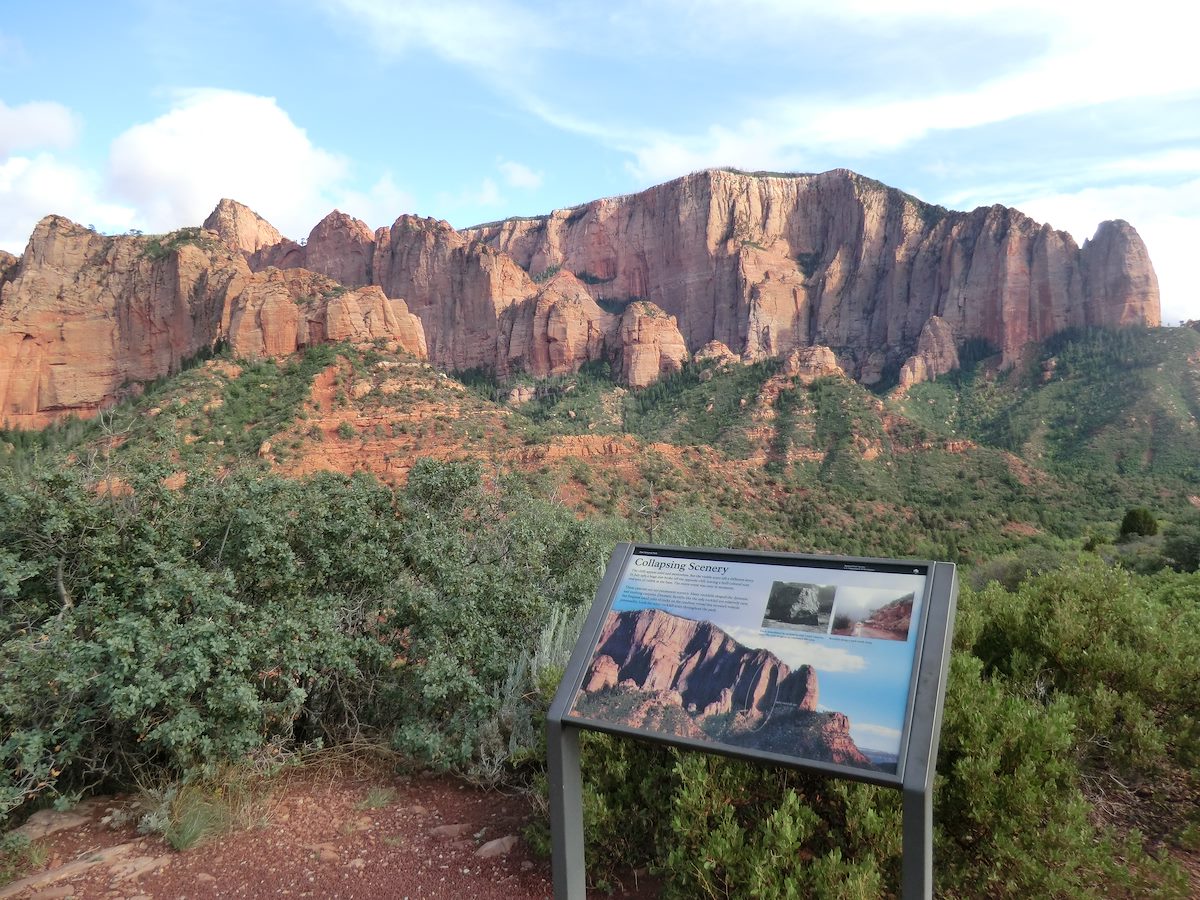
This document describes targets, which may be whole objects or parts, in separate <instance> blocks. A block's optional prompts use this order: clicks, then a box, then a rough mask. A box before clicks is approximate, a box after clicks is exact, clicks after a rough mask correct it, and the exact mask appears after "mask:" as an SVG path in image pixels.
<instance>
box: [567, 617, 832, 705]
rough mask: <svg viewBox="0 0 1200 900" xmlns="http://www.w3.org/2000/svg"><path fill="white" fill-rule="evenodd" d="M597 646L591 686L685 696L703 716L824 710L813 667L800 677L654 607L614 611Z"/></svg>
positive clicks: (714, 631)
mask: <svg viewBox="0 0 1200 900" xmlns="http://www.w3.org/2000/svg"><path fill="white" fill-rule="evenodd" d="M596 648H597V649H596V662H595V664H594V665H593V667H592V670H591V671H590V672H589V674H588V676H587V677H586V678H585V681H584V683H585V685H586V684H591V683H594V684H596V685H597V686H602V685H606V684H621V683H622V682H624V681H627V680H628V681H631V682H632V683H633V685H634V686H636V687H637V689H639V690H643V691H666V690H671V691H678V692H679V695H680V697H681V698H682V701H683V703H684V705H685V706H686V707H688V708H694V709H696V710H697V711H699V712H700V713H701V714H704V715H711V714H714V713H724V712H729V711H731V710H732V711H735V712H736V711H747V712H748V713H750V714H751V715H759V714H763V713H769V712H770V711H771V709H772V708H773V707H774V706H775V705H776V704H785V705H790V706H795V707H797V708H799V709H804V710H810V711H811V710H815V709H816V708H817V697H818V689H817V673H816V672H815V671H813V668H812V667H811V666H801V667H800V668H798V669H796V670H795V671H794V672H793V671H792V670H791V669H789V668H788V667H787V666H786V665H785V664H784V663H783V662H781V661H780V660H779V658H778V657H776V656H775V655H774V654H773V653H770V652H769V651H767V650H754V649H751V648H749V647H743V646H742V645H741V644H739V643H738V642H737V641H735V640H734V639H733V638H731V637H730V636H729V635H727V634H726V633H725V632H724V631H722V630H721V629H720V628H718V627H717V626H715V625H713V624H712V623H711V622H697V621H693V620H691V619H684V618H681V617H679V616H673V615H671V614H669V613H665V612H662V611H660V610H655V609H649V610H637V611H630V612H622V613H610V615H609V618H608V621H607V622H606V623H605V626H604V630H603V631H602V632H601V635H600V640H599V642H598V644H597V645H596ZM614 666H615V669H614ZM592 689H594V688H592Z"/></svg>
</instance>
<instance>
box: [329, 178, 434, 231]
mask: <svg viewBox="0 0 1200 900" xmlns="http://www.w3.org/2000/svg"><path fill="white" fill-rule="evenodd" d="M415 207H416V200H415V199H414V198H413V196H412V194H410V193H409V192H408V191H406V190H404V189H403V188H401V187H400V186H399V185H397V184H396V180H395V178H394V176H393V175H392V173H391V172H384V173H383V175H381V176H380V177H379V179H378V180H377V181H376V182H375V183H374V184H373V185H371V186H370V187H369V188H368V189H367V190H366V191H344V192H342V194H341V198H340V199H339V200H338V201H337V208H338V209H342V210H345V211H346V212H347V213H349V214H350V215H352V216H357V217H358V218H360V219H362V220H363V221H364V222H366V223H367V224H368V225H370V226H371V227H372V228H379V227H380V226H382V225H391V224H392V223H393V222H395V221H396V219H398V218H399V217H400V216H401V215H403V214H404V213H410V212H413V211H414V208H415ZM314 224H315V222H314Z"/></svg>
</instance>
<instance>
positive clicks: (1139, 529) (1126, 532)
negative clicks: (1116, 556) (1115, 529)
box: [1120, 506, 1158, 540]
mask: <svg viewBox="0 0 1200 900" xmlns="http://www.w3.org/2000/svg"><path fill="white" fill-rule="evenodd" d="M1155 534H1158V520H1157V519H1155V518H1154V513H1152V512H1150V510H1148V509H1146V507H1144V506H1135V507H1133V508H1132V509H1127V510H1126V511H1125V518H1123V519H1122V520H1121V530H1120V535H1121V539H1122V540H1125V539H1126V538H1129V537H1132V536H1133V535H1140V536H1142V537H1149V536H1151V535H1155Z"/></svg>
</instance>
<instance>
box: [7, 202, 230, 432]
mask: <svg viewBox="0 0 1200 900" xmlns="http://www.w3.org/2000/svg"><path fill="white" fill-rule="evenodd" d="M249 277H250V270H249V268H248V267H247V266H246V263H245V261H244V260H243V259H242V257H241V256H240V255H239V254H236V253H233V252H232V251H230V250H228V249H226V248H225V247H223V246H221V245H219V244H218V243H217V242H216V241H212V240H208V239H206V238H203V237H201V238H198V239H196V240H195V241H194V242H190V243H183V244H181V245H180V246H178V248H177V249H175V250H174V251H172V252H169V253H166V254H165V255H157V254H156V253H154V252H153V251H152V245H151V243H150V241H149V240H148V239H145V238H132V237H116V238H110V237H104V236H102V235H98V234H95V233H94V232H91V231H89V230H88V229H86V228H83V227H81V226H79V225H76V224H74V223H73V222H70V221H68V220H67V219H64V218H62V217H59V216H47V217H46V218H45V219H43V220H42V221H41V222H39V223H38V225H37V227H36V228H35V229H34V232H33V235H32V237H31V238H30V240H29V245H28V246H27V247H26V250H25V253H24V254H23V255H22V257H21V260H20V262H19V263H18V264H17V266H16V270H15V274H14V275H13V277H12V279H11V281H9V282H7V283H5V284H4V286H3V288H0V320H2V321H3V327H2V329H0V419H3V420H4V421H7V422H8V423H9V425H11V426H14V427H21V428H38V427H41V426H43V425H45V424H47V423H48V422H50V421H52V420H53V419H54V418H56V417H57V416H60V415H63V414H66V413H69V412H75V413H80V414H83V415H87V414H89V413H91V412H94V411H95V410H96V409H98V408H99V407H101V406H102V405H104V404H106V403H109V402H111V401H112V400H113V399H115V398H116V397H117V396H118V395H119V393H120V391H121V390H122V388H123V387H124V386H125V385H126V384H128V383H130V382H136V381H149V380H151V379H154V378H157V377H159V376H161V375H165V374H167V373H169V372H174V371H177V370H178V369H179V367H180V365H181V364H182V363H183V361H184V360H186V359H188V358H189V357H191V356H194V355H195V354H196V353H197V352H198V351H199V350H200V349H202V348H204V347H207V346H210V345H211V344H212V343H213V341H214V339H215V337H216V336H217V335H219V334H221V333H222V332H223V331H224V330H225V328H226V327H227V324H228V321H229V310H230V302H231V300H232V298H233V297H235V296H237V295H238V294H240V293H241V291H242V289H243V288H244V287H245V285H246V283H247V281H248V279H249Z"/></svg>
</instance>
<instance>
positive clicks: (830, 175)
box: [463, 170, 1158, 381]
mask: <svg viewBox="0 0 1200 900" xmlns="http://www.w3.org/2000/svg"><path fill="white" fill-rule="evenodd" d="M463 234H464V235H466V236H469V237H475V238H478V239H480V240H483V241H486V242H487V243H488V244H490V245H491V246H493V247H496V248H497V249H500V250H503V251H505V252H506V253H508V254H509V255H510V256H512V257H513V259H515V260H516V261H517V262H518V263H519V264H520V265H521V266H522V267H524V268H526V269H528V270H529V271H534V272H536V271H542V270H544V269H547V268H549V267H552V266H562V267H563V268H565V269H568V270H570V271H572V272H576V273H584V272H586V273H587V274H588V275H589V276H590V277H589V279H588V281H589V284H588V289H589V291H590V292H592V293H593V295H595V296H597V297H606V298H628V297H641V298H646V299H649V300H651V301H653V302H654V303H656V304H657V305H658V306H660V307H661V308H662V309H663V310H665V311H666V312H667V313H668V314H669V315H672V316H675V317H676V318H677V320H678V323H679V329H680V332H681V333H682V335H683V337H684V339H685V341H686V344H687V346H688V348H689V349H698V348H700V347H701V346H703V345H704V344H705V343H707V342H708V341H712V340H717V341H720V342H722V343H724V344H725V345H726V346H728V347H730V348H731V349H732V350H733V351H734V352H735V353H739V354H741V355H743V356H745V357H746V358H750V359H754V358H758V357H760V356H766V355H782V354H785V353H787V352H789V351H790V350H792V349H793V348H796V347H801V346H807V345H810V344H825V345H828V346H830V347H833V348H834V349H835V350H836V351H837V352H838V354H839V356H840V357H841V358H842V359H843V362H844V363H846V364H848V365H849V366H850V368H851V370H852V374H853V375H855V376H857V377H859V378H864V377H865V379H866V380H868V381H870V380H873V379H876V378H878V374H879V371H880V370H881V369H882V368H883V366H884V364H885V363H887V362H900V361H902V360H904V359H906V358H907V357H908V356H910V355H912V354H913V352H914V350H915V346H916V343H917V339H918V337H919V335H920V333H921V329H922V328H923V326H924V324H925V322H926V321H927V320H928V319H929V318H930V317H931V316H940V317H941V318H943V319H944V320H945V321H946V322H947V323H948V324H949V326H950V328H951V329H952V330H953V332H954V333H955V334H956V335H958V336H959V338H960V339H966V338H970V337H980V338H985V339H987V340H989V341H991V342H992V343H993V344H995V345H996V346H997V347H998V348H999V349H1000V350H1001V351H1002V352H1003V354H1004V358H1005V359H1006V360H1008V361H1011V360H1012V359H1014V358H1015V357H1016V355H1017V354H1018V353H1019V352H1020V350H1021V348H1022V347H1023V346H1024V345H1025V344H1026V343H1028V342H1029V341H1034V340H1041V339H1043V338H1045V337H1048V336H1049V335H1050V334H1053V333H1054V332H1055V331H1058V330H1061V329H1063V328H1066V327H1069V326H1072V325H1091V324H1116V323H1133V322H1140V323H1145V324H1149V325H1154V324H1157V323H1158V312H1157V304H1158V300H1157V284H1156V281H1155V279H1154V275H1153V270H1152V269H1151V268H1150V265H1149V260H1148V258H1147V256H1146V252H1145V247H1144V245H1143V244H1142V242H1141V240H1140V239H1139V238H1138V237H1137V234H1136V232H1134V231H1133V230H1132V228H1129V227H1128V226H1127V225H1124V223H1106V224H1105V225H1104V226H1101V228H1100V230H1099V231H1098V232H1097V235H1096V238H1095V239H1094V240H1093V241H1091V242H1089V243H1088V244H1087V245H1086V247H1085V249H1084V250H1083V251H1080V249H1079V248H1078V247H1077V246H1076V245H1075V242H1074V240H1073V239H1072V238H1071V237H1070V236H1069V235H1067V234H1066V233H1064V232H1059V231H1054V230H1053V229H1051V228H1050V227H1049V226H1042V225H1038V224H1037V223H1036V222H1033V221H1032V220H1031V219H1029V218H1028V217H1026V216H1024V215H1023V214H1021V213H1019V212H1017V211H1015V210H1010V209H1006V208H1004V207H1000V206H995V207H991V208H980V209H977V210H975V211H974V212H970V213H958V212H947V211H946V210H943V209H941V208H940V207H933V206H929V205H928V204H924V203H921V202H920V201H918V200H916V199H915V198H913V197H910V196H908V195H906V194H903V193H901V192H900V191H897V190H894V189H890V188H887V187H885V186H884V185H881V184H879V183H878V182H874V181H871V180H870V179H866V178H863V177H861V176H859V175H855V174H854V173H852V172H848V171H845V170H835V171H832V172H826V173H823V174H820V175H797V176H780V177H776V176H754V175H746V174H742V173H735V172H727V171H708V172H701V173H697V174H694V175H689V176H687V177H685V178H681V179H678V180H676V181H672V182H669V183H668V184H664V185H660V186H658V187H654V188H651V189H649V190H647V191H643V192H642V193H639V194H634V195H630V196H627V197H622V198H616V199H609V200H598V201H595V202H593V203H590V204H588V205H587V206H584V207H578V208H575V209H572V210H560V211H557V212H554V213H552V214H550V215H548V216H545V217H541V218H535V219H530V220H508V221H505V222H501V223H498V224H494V225H489V226H482V227H479V228H476V229H472V230H468V231H466V232H463ZM881 352H882V353H883V354H884V355H885V357H886V358H884V359H875V360H872V359H871V357H872V354H879V353H881Z"/></svg>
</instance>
